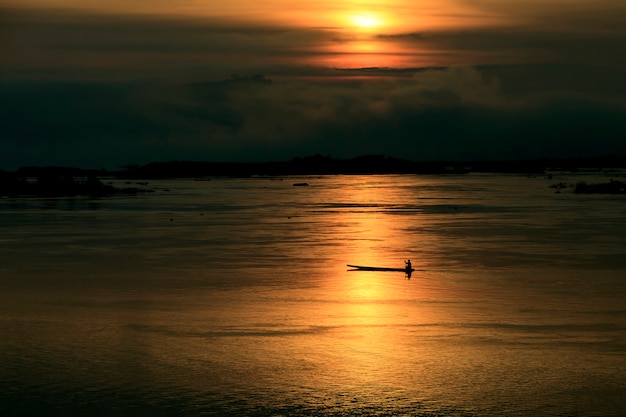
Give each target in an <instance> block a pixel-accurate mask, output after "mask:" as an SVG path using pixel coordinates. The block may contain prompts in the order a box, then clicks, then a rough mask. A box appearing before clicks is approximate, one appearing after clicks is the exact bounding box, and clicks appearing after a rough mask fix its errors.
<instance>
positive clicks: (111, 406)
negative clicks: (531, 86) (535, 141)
mask: <svg viewBox="0 0 626 417" xmlns="http://www.w3.org/2000/svg"><path fill="white" fill-rule="evenodd" d="M613 175H616V174H615V173H614V174H613ZM609 178H610V177H609V176H608V174H602V173H582V174H580V173H579V174H560V173H555V174H554V178H553V179H546V178H544V177H543V176H537V177H528V176H524V175H495V174H474V173H472V174H468V175H449V176H445V175H439V176H437V175H433V176H429V175H423V176H413V175H381V176H378V175H364V176H341V175H339V176H308V177H285V178H241V179H240V178H212V179H211V180H210V181H194V180H192V179H172V180H149V181H150V182H149V185H148V187H150V188H153V189H155V192H154V193H146V194H142V195H137V196H115V197H110V198H101V199H90V198H57V199H36V198H30V199H15V198H12V199H6V198H5V199H0V249H1V250H0V334H1V335H2V337H1V338H0V354H1V357H2V360H1V362H0V414H1V415H2V416H25V415H46V416H228V415H232V416H409V415H410V416H529V417H530V416H597V417H599V416H624V415H626V372H625V370H626V256H625V254H626V197H625V196H623V195H614V196H611V195H578V194H574V193H572V192H571V189H563V190H561V191H560V192H557V191H558V190H557V189H555V188H551V187H550V185H552V184H556V183H560V182H564V183H568V184H574V183H576V182H578V181H581V180H585V181H588V182H603V181H608V179H609ZM105 181H108V180H105ZM112 182H113V183H114V184H115V185H117V186H125V184H124V182H123V181H119V180H112ZM294 183H307V184H308V186H300V187H294V186H293V184H294ZM407 259H411V262H412V265H413V267H414V268H415V269H416V271H415V272H413V273H412V274H411V276H410V277H407V276H406V275H405V274H404V273H403V272H370V271H348V269H349V268H347V267H346V264H356V265H367V266H378V267H393V268H402V267H403V266H404V262H405V261H406V260H407Z"/></svg>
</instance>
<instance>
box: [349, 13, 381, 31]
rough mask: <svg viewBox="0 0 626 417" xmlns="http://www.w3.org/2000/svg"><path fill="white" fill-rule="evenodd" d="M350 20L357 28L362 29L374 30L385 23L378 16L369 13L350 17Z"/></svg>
mask: <svg viewBox="0 0 626 417" xmlns="http://www.w3.org/2000/svg"><path fill="white" fill-rule="evenodd" d="M349 20H350V23H351V24H352V25H353V26H356V27H357V28H360V29H373V28H375V27H378V26H380V25H382V23H383V22H382V20H381V19H380V18H379V17H378V16H376V15H374V14H369V13H360V14H355V15H352V16H350V17H349Z"/></svg>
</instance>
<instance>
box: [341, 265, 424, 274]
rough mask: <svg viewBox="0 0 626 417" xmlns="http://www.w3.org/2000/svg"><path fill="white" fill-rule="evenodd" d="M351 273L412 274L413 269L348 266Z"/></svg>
mask: <svg viewBox="0 0 626 417" xmlns="http://www.w3.org/2000/svg"><path fill="white" fill-rule="evenodd" d="M348 267H349V268H354V269H351V271H386V272H406V273H409V272H413V271H415V269H413V268H380V267H377V266H360V265H348Z"/></svg>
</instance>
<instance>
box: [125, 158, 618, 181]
mask: <svg viewBox="0 0 626 417" xmlns="http://www.w3.org/2000/svg"><path fill="white" fill-rule="evenodd" d="M610 168H626V157H622V156H604V157H594V158H572V159H558V158H553V159H537V160H515V161H419V162H418V161H410V160H406V159H400V158H394V157H391V156H387V155H363V156H358V157H356V158H353V159H335V158H331V157H328V156H322V155H319V154H317V155H313V156H308V157H303V158H302V157H297V158H294V159H292V160H290V161H283V162H202V161H169V162H152V163H149V164H147V165H144V166H136V165H135V166H127V167H125V168H124V169H123V170H121V171H118V172H116V173H115V175H118V176H120V177H128V178H175V177H179V178H184V177H209V176H238V177H249V176H253V175H268V176H277V175H332V174H463V173H468V172H485V173H490V172H491V173H524V174H533V173H535V174H540V173H544V172H545V171H546V170H550V169H552V170H558V171H571V172H576V171H579V170H581V169H584V170H603V169H610Z"/></svg>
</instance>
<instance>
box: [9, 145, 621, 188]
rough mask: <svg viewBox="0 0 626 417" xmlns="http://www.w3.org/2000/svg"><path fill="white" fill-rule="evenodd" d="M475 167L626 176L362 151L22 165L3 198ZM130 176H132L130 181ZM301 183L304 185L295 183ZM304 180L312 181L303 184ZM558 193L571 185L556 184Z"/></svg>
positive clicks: (582, 166) (614, 168) (594, 167)
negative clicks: (178, 181)
mask: <svg viewBox="0 0 626 417" xmlns="http://www.w3.org/2000/svg"><path fill="white" fill-rule="evenodd" d="M470 172H477V173H502V174H524V175H529V176H534V175H544V176H546V178H547V179H552V175H551V173H552V172H606V173H611V172H615V174H616V175H615V176H618V177H619V176H623V175H626V174H625V173H624V172H626V158H624V157H621V156H610V157H602V158H586V159H583V158H576V159H541V160H520V161H464V162H412V161H408V160H404V159H398V158H393V157H388V156H385V155H368V156H361V157H357V158H354V159H350V160H340V159H332V158H330V157H324V156H320V155H315V156H311V157H306V158H294V159H292V160H290V161H286V162H258V163H252V162H249V163H246V162H201V161H169V162H151V163H149V164H146V165H143V166H139V165H131V166H126V167H124V168H123V169H121V170H118V171H107V170H104V169H101V170H89V169H80V168H71V167H23V168H20V169H18V170H16V171H15V172H7V171H1V170H0V197H73V196H90V197H104V196H112V195H119V194H138V193H143V192H152V191H154V190H151V189H148V188H145V187H141V188H134V187H133V188H117V187H114V186H112V185H105V184H103V183H102V182H101V181H100V178H117V179H126V180H135V182H136V184H140V185H146V184H147V182H146V183H144V182H138V180H145V179H165V178H193V179H195V180H210V179H211V178H212V177H238V178H249V177H254V176H259V177H263V176H267V177H277V176H281V177H286V176H295V175H372V174H379V175H385V174H409V175H410V174H414V175H419V174H422V175H428V174H431V175H463V174H468V173H470ZM130 182H131V181H128V183H130ZM294 185H300V184H294ZM302 185H307V184H306V183H302ZM552 187H553V188H556V190H557V192H560V191H559V190H560V189H562V188H569V187H574V185H568V184H563V183H559V184H554V185H552ZM574 192H576V193H584V194H598V193H600V194H625V193H626V183H624V182H621V181H615V180H613V179H611V181H610V182H609V183H604V184H586V183H584V182H580V183H578V184H577V185H576V186H575V188H574Z"/></svg>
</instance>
